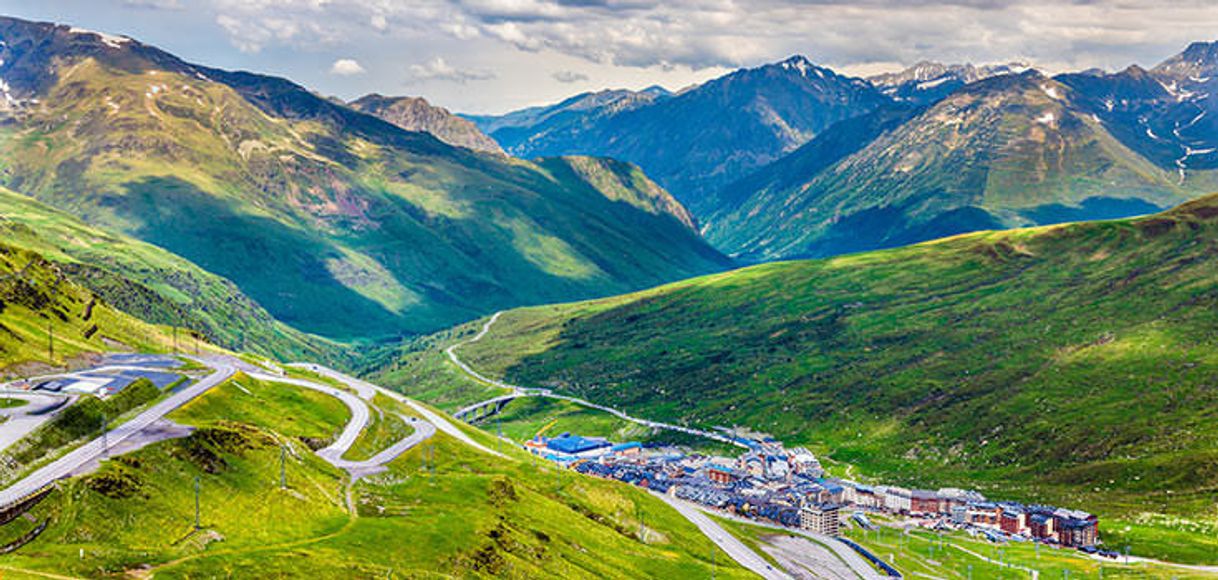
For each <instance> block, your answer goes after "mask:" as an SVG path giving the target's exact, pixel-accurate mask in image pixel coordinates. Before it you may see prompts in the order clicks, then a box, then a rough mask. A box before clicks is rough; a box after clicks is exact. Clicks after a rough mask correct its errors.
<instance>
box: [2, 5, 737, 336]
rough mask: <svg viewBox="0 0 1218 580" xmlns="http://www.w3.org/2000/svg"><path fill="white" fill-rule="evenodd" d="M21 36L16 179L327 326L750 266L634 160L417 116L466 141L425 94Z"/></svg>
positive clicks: (15, 32) (10, 82)
mask: <svg viewBox="0 0 1218 580" xmlns="http://www.w3.org/2000/svg"><path fill="white" fill-rule="evenodd" d="M0 41H3V44H2V45H0V78H3V79H4V81H5V82H4V84H3V86H2V87H0V89H2V90H3V95H0V101H3V102H4V103H5V111H4V117H5V118H4V123H3V124H0V170H2V177H0V184H2V185H5V186H7V187H9V188H11V189H13V190H14V191H17V192H19V193H22V194H26V195H30V196H33V197H35V198H37V199H38V200H40V201H42V202H44V203H46V204H48V205H50V206H53V207H55V208H58V209H60V210H63V211H65V212H68V213H70V214H72V215H75V216H78V217H80V218H83V219H84V220H85V221H86V222H88V223H89V224H91V225H93V226H98V227H102V228H106V229H110V230H114V231H118V232H123V233H125V234H128V235H130V236H132V237H135V238H138V239H140V240H143V241H145V242H150V243H152V244H155V245H157V246H160V247H162V248H164V249H166V250H169V251H170V252H173V253H175V254H178V255H179V256H182V257H184V258H186V259H187V260H189V261H191V262H193V263H194V264H197V265H199V266H201V267H202V268H203V269H205V270H207V271H209V272H211V273H213V274H216V275H218V276H222V277H223V278H226V279H228V280H231V281H232V282H233V283H235V284H236V286H237V287H239V288H240V289H241V291H242V292H243V293H244V294H246V295H248V296H249V297H250V298H252V299H253V300H254V301H256V303H257V304H260V305H262V306H263V307H265V309H266V310H267V311H268V312H270V313H271V314H272V315H273V316H274V317H276V318H277V319H278V320H281V321H283V322H286V323H288V324H290V325H293V326H295V327H297V328H299V329H302V330H305V331H307V332H312V333H316V334H321V335H325V336H327V337H332V338H337V339H344V340H345V339H368V338H377V337H389V336H397V335H401V334H405V333H413V332H420V331H424V330H429V329H438V328H441V327H444V326H446V325H449V324H453V323H456V322H460V321H462V320H466V319H469V318H471V317H474V316H477V315H479V314H482V313H486V312H490V311H493V310H495V309H497V308H502V307H505V306H509V305H519V304H530V303H542V302H555V301H565V300H571V299H574V298H579V297H589V296H596V295H607V294H612V293H620V292H623V291H627V290H630V289H637V288H642V287H646V286H652V285H655V284H659V283H663V282H667V281H671V280H676V279H679V278H684V277H688V276H690V275H695V274H700V273H706V272H712V271H716V270H720V269H723V268H725V267H727V266H728V265H729V262H728V261H727V259H726V258H724V257H723V256H722V255H721V254H719V253H718V252H716V251H715V250H713V249H712V248H711V247H710V246H709V245H707V244H706V243H705V242H704V241H703V240H702V239H701V237H700V236H699V235H698V232H697V231H695V230H694V229H693V227H692V224H693V221H692V220H691V219H690V217H689V215H688V214H687V213H686V212H685V210H684V208H682V207H681V206H680V204H678V203H676V202H675V201H674V200H672V198H671V197H670V196H669V195H668V193H667V192H665V191H664V190H663V189H661V188H659V187H657V186H656V185H655V183H654V182H652V181H651V180H650V179H648V178H647V177H646V176H645V175H644V174H643V173H642V172H641V171H639V170H638V168H636V167H634V166H632V165H630V164H628V163H624V162H617V161H613V160H604V159H594V158H586V157H574V158H572V157H567V158H562V159H549V160H543V161H541V162H539V163H532V162H525V161H520V160H515V159H510V158H508V157H505V156H503V155H501V154H488V153H482V152H479V151H474V150H471V149H467V148H465V147H454V146H452V145H449V144H447V143H445V142H443V141H441V140H438V139H437V138H436V137H433V136H432V135H429V134H427V133H422V132H415V131H408V130H405V129H403V128H401V127H400V126H399V125H405V126H411V127H419V128H426V129H428V130H429V131H430V130H434V131H436V132H437V133H439V134H440V135H441V136H443V137H444V138H446V139H451V140H454V141H456V140H458V139H457V137H456V135H457V133H459V131H458V132H457V133H454V132H452V131H451V130H452V129H453V128H454V127H458V126H459V125H460V124H461V122H460V121H461V120H460V119H446V116H445V115H436V114H433V113H434V111H430V110H429V109H428V108H426V107H425V106H424V104H423V103H419V102H406V101H401V100H396V101H390V100H386V99H374V98H369V99H365V100H364V102H363V103H362V104H360V105H358V106H360V107H366V108H370V109H375V110H376V112H377V113H378V115H383V116H384V117H385V118H386V119H389V122H387V121H386V120H382V119H381V118H378V117H377V116H373V115H369V114H365V113H363V112H360V111H358V110H356V109H355V108H352V107H348V106H345V105H343V104H341V103H335V102H333V101H331V100H329V99H326V98H322V97H320V96H318V95H316V94H314V93H312V92H310V91H308V90H306V89H304V88H302V87H300V86H299V85H296V84H294V83H292V82H290V81H288V80H285V79H281V78H274V77H268V76H263V75H258V74H254V73H248V72H230V71H224V70H219V69H214V68H209V67H205V66H199V65H194V64H190V63H186V62H184V61H182V60H180V59H178V58H177V57H174V56H173V55H170V54H168V53H165V52H163V51H161V50H158V49H156V48H154V47H151V46H148V45H145V44H142V43H140V42H138V41H136V40H133V39H130V38H126V37H116V36H111V35H107V34H103V33H96V32H91V31H84V30H80V29H75V28H71V27H68V26H63V25H54V24H49V23H33V22H27V21H23V20H18V19H12V18H4V19H0ZM374 100H375V101H377V103H376V105H377V106H375V107H374V106H373V104H374V103H373V102H372V101H374ZM381 105H384V106H381ZM429 111H430V112H429ZM442 128H443V129H444V130H441V129H442ZM465 137H469V138H474V139H476V133H473V132H472V131H466V133H465ZM466 144H470V145H474V143H473V142H472V141H467V142H466Z"/></svg>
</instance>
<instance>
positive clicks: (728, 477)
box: [706, 463, 736, 485]
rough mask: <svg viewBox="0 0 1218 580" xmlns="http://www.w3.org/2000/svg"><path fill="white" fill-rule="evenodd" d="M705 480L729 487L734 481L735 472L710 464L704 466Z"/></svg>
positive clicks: (728, 468)
mask: <svg viewBox="0 0 1218 580" xmlns="http://www.w3.org/2000/svg"><path fill="white" fill-rule="evenodd" d="M706 478H707V479H709V480H711V481H713V482H715V483H719V484H723V485H729V484H731V483H732V482H733V481H736V470H735V469H732V468H730V467H726V466H723V465H719V464H716V463H712V464H710V465H708V466H706Z"/></svg>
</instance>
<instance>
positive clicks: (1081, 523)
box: [1054, 518, 1099, 548]
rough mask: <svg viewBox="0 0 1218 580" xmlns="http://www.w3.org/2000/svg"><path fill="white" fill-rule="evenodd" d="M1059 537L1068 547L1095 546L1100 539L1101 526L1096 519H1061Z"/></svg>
mask: <svg viewBox="0 0 1218 580" xmlns="http://www.w3.org/2000/svg"><path fill="white" fill-rule="evenodd" d="M1055 519H1056V518H1055ZM1054 523H1057V522H1056V521H1055V522H1054ZM1057 539H1058V541H1060V542H1061V543H1062V545H1063V546H1066V547H1068V548H1085V547H1087V546H1094V545H1095V544H1096V541H1097V540H1099V526H1098V525H1097V522H1096V521H1095V520H1091V519H1078V518H1067V519H1065V520H1062V521H1061V527H1060V528H1059V530H1058V532H1057Z"/></svg>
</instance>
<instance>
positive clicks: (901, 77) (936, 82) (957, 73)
mask: <svg viewBox="0 0 1218 580" xmlns="http://www.w3.org/2000/svg"><path fill="white" fill-rule="evenodd" d="M1030 69H1031V67H1030V66H1029V65H1027V64H1026V63H1022V62H1012V63H1006V64H988V65H972V64H943V63H939V62H932V61H922V62H919V63H917V64H915V65H913V66H911V67H909V68H906V69H905V70H902V71H898V72H892V73H883V74H878V75H873V76H870V77H867V80H868V81H869V82H871V84H872V85H875V87H876V88H878V89H879V90H880V92H882V93H884V94H885V95H888V96H889V97H892V98H893V99H894V100H897V101H901V102H909V103H915V104H919V105H929V104H933V103H935V102H937V101H939V100H941V99H943V98H944V97H946V96H947V95H950V94H951V93H953V92H955V91H956V89H959V88H960V87H963V86H964V85H967V84H969V83H975V82H977V81H980V80H984V79H988V78H990V77H995V76H999V75H1007V74H1022V73H1024V72H1027V71H1028V70H1030Z"/></svg>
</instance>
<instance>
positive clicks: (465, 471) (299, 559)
mask: <svg viewBox="0 0 1218 580" xmlns="http://www.w3.org/2000/svg"><path fill="white" fill-rule="evenodd" d="M395 411H398V412H405V411H404V410H403V409H402V408H401V407H400V406H399V408H397V409H395ZM170 418H172V419H173V420H175V421H177V422H180V423H183V424H188V425H193V426H195V427H196V428H197V430H196V431H195V432H194V433H193V434H191V435H190V436H189V437H186V438H183V439H175V440H169V441H164V442H160V443H157V444H154V445H152V446H149V447H146V448H144V449H142V450H140V451H137V452H134V453H130V454H128V455H123V456H121V457H117V458H115V459H113V460H110V461H107V462H106V463H105V464H104V465H103V467H102V468H101V469H100V470H99V471H98V472H96V473H94V474H91V475H87V476H84V477H81V478H77V479H73V480H70V481H68V482H66V483H65V484H63V485H62V486H61V487H60V489H58V490H57V491H55V492H53V493H52V494H51V496H49V497H48V498H47V499H46V500H44V501H43V502H42V503H41V504H39V505H38V506H37V507H35V508H34V509H33V511H32V512H31V514H32V517H33V520H34V521H27V520H26V519H18V520H16V521H14V522H12V523H9V524H7V525H5V526H0V541H3V542H7V541H9V540H11V539H12V538H15V537H18V536H19V535H21V534H22V533H24V532H25V531H27V530H29V529H31V528H33V527H34V526H35V525H36V523H37V522H41V521H43V520H44V519H47V520H49V524H48V527H47V529H46V531H45V532H44V533H43V534H42V535H41V536H39V537H38V538H37V539H36V540H34V541H33V542H32V543H30V544H29V545H27V546H25V547H23V548H21V549H20V550H19V551H17V552H15V553H13V554H9V555H5V556H0V566H4V567H6V568H8V569H9V570H13V569H15V570H17V571H20V570H33V571H37V572H41V573H52V574H69V575H73V576H89V577H96V576H103V575H121V574H124V573H126V574H133V575H145V574H151V575H155V576H157V577H213V576H234V577H255V576H256V577H298V576H301V575H308V576H310V577H312V578H351V577H384V576H387V575H388V576H392V577H399V578H401V577H406V578H411V577H431V576H435V575H437V574H438V575H441V576H445V577H450V576H451V577H472V578H491V577H500V578H502V577H512V578H527V577H543V576H553V575H558V576H562V577H564V578H639V577H668V578H672V577H688V576H695V577H709V576H710V575H711V574H712V573H713V574H715V575H716V576H717V577H719V578H746V577H749V575H748V574H747V573H745V572H744V571H743V570H742V569H740V568H737V567H736V566H735V565H734V564H733V563H731V562H725V561H724V560H725V559H724V558H722V557H720V558H719V561H718V562H717V563H716V566H715V570H714V572H712V571H711V561H710V558H711V544H710V541H709V540H708V539H706V537H705V536H703V535H702V534H701V533H699V532H698V531H697V529H696V528H694V527H693V525H692V524H690V523H688V522H687V521H686V520H684V519H682V518H681V516H680V515H678V514H677V513H676V512H675V511H674V510H672V509H671V508H669V507H668V506H666V505H664V504H663V503H662V502H661V501H660V500H658V499H655V498H653V497H651V496H650V495H648V494H647V493H646V492H644V491H642V490H639V489H637V488H633V487H630V486H627V485H623V484H619V483H614V482H608V481H603V480H598V479H592V478H588V477H584V476H579V475H577V474H574V473H569V472H568V473H562V474H559V473H557V472H556V471H554V470H553V469H552V468H550V467H545V466H542V467H537V466H534V465H533V464H532V463H531V462H530V461H529V460H527V459H525V458H524V457H523V455H516V456H514V459H512V460H503V459H498V458H494V457H491V456H488V455H484V454H482V453H481V452H478V451H475V450H473V449H471V448H470V447H468V446H466V445H465V444H463V443H460V442H458V441H457V440H456V439H454V438H451V437H449V436H447V435H444V434H437V435H436V436H435V438H433V439H432V440H431V445H434V458H435V460H434V473H433V472H431V471H429V470H425V469H424V468H423V455H422V454H423V453H424V447H418V448H416V449H414V450H412V451H410V452H408V453H407V454H405V455H403V456H402V457H400V458H399V459H398V460H396V461H394V462H393V463H391V464H390V470H389V471H388V472H386V473H383V474H381V475H377V476H374V477H370V478H366V479H362V480H360V481H359V482H358V483H355V484H352V483H351V482H350V481H349V479H348V478H346V477H345V476H344V475H343V474H341V473H340V472H338V471H336V470H335V469H334V468H332V467H331V466H329V465H328V464H326V463H325V462H323V461H322V460H320V459H319V458H317V456H316V455H314V453H313V452H312V451H311V448H312V449H316V448H317V447H320V446H322V445H325V444H326V443H327V442H328V440H329V437H332V436H333V434H334V433H335V432H337V431H338V430H339V429H340V428H341V426H342V425H343V424H344V423H345V421H346V419H347V417H346V415H345V409H344V408H343V406H342V404H341V403H339V402H337V401H336V400H333V399H330V398H328V397H326V396H325V395H322V394H320V393H314V392H312V391H302V390H300V389H298V388H296V387H291V386H286V385H277V384H274V383H263V382H259V381H254V380H251V379H249V378H248V377H244V376H238V377H237V378H235V379H234V380H233V381H231V382H229V383H226V384H225V385H222V386H220V387H217V388H216V389H213V390H212V391H209V392H208V393H207V394H206V395H204V396H202V397H201V398H200V399H197V400H196V401H194V402H192V403H190V404H188V405H187V406H186V407H184V408H183V409H181V410H179V411H177V412H175V413H174V414H172V415H171V416H170ZM471 433H472V435H473V436H474V437H476V438H478V439H480V440H481V441H483V443H484V444H488V443H487V440H486V438H485V436H483V435H481V434H478V433H476V432H471ZM490 445H493V443H491V444H490ZM281 446H286V447H287V448H288V449H289V452H288V453H287V460H286V479H287V482H288V488H287V489H286V490H283V489H280V488H279V474H280V471H279V461H280V449H281ZM196 476H197V477H199V478H200V489H201V501H200V505H201V518H200V520H201V524H202V529H201V530H200V531H197V532H193V531H192V527H193V523H194V488H193V486H194V483H193V482H194V478H195V477H196ZM6 573H7V572H6Z"/></svg>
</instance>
